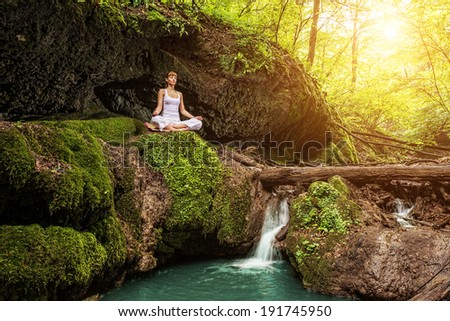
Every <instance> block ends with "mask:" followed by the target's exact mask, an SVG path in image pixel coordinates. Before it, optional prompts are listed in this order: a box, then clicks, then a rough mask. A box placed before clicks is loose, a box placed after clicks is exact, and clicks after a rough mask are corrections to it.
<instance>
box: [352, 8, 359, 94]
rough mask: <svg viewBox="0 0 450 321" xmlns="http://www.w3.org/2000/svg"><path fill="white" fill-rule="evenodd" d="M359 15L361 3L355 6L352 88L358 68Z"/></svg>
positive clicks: (354, 85) (354, 84) (354, 86)
mask: <svg viewBox="0 0 450 321" xmlns="http://www.w3.org/2000/svg"><path fill="white" fill-rule="evenodd" d="M358 15H359V3H357V5H356V7H355V16H354V18H353V37H352V88H353V89H355V88H356V77H357V69H358V32H359V30H358Z"/></svg>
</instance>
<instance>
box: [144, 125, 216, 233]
mask: <svg viewBox="0 0 450 321" xmlns="http://www.w3.org/2000/svg"><path fill="white" fill-rule="evenodd" d="M141 142H142V143H143V146H144V150H143V151H142V152H143V157H144V158H145V161H146V162H147V164H149V165H150V166H151V167H153V168H154V169H156V170H158V171H160V172H161V173H162V174H163V175H164V178H165V180H166V183H167V185H168V187H169V190H170V192H171V194H172V196H173V198H174V201H173V205H172V210H171V215H170V216H169V217H168V218H167V220H166V222H165V225H166V226H167V227H168V228H170V229H200V230H201V229H203V228H204V226H205V222H206V220H207V219H208V218H209V216H210V207H211V206H212V203H213V196H214V195H215V194H216V193H217V191H218V189H219V187H220V184H221V183H222V172H223V170H222V165H221V163H220V161H219V158H218V157H217V155H216V154H215V153H214V151H213V150H211V149H210V148H209V147H208V145H207V144H206V143H205V142H204V141H203V140H202V139H201V138H200V137H199V136H197V134H196V133H193V132H177V133H168V134H165V135H147V136H144V137H142V138H141Z"/></svg>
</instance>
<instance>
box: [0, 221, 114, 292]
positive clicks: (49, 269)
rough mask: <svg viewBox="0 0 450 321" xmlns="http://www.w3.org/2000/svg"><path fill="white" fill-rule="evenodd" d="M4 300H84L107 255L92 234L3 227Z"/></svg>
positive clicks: (0, 244)
mask: <svg viewBox="0 0 450 321" xmlns="http://www.w3.org/2000/svg"><path fill="white" fill-rule="evenodd" d="M0 248H1V249H0V255H1V256H0V263H1V266H2V268H1V269H0V282H1V284H2V287H1V288H0V299H1V300H54V299H64V298H67V299H69V298H70V299H73V298H81V297H83V295H84V294H85V291H86V289H87V288H88V286H89V284H90V283H91V281H92V280H93V278H94V277H96V276H97V275H99V274H100V273H101V271H102V269H103V266H104V264H105V262H106V260H107V253H106V251H105V249H104V248H103V246H102V245H101V244H100V243H99V242H98V241H97V240H96V238H95V236H94V235H93V234H92V233H87V232H77V231H75V230H73V229H71V228H64V227H58V226H51V227H48V228H42V227H41V226H39V225H37V224H33V225H29V226H6V225H3V226H0Z"/></svg>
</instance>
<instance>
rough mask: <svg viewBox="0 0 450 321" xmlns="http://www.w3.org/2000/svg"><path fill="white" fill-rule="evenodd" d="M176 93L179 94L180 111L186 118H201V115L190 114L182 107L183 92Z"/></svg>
mask: <svg viewBox="0 0 450 321" xmlns="http://www.w3.org/2000/svg"><path fill="white" fill-rule="evenodd" d="M178 94H179V95H180V113H181V114H182V115H183V116H186V117H187V118H197V119H199V120H203V117H202V116H192V114H191V113H189V112H188V111H187V110H186V108H185V107H184V100H183V94H182V93H180V92H178Z"/></svg>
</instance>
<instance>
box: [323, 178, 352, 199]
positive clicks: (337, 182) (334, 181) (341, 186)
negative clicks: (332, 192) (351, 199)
mask: <svg viewBox="0 0 450 321" xmlns="http://www.w3.org/2000/svg"><path fill="white" fill-rule="evenodd" d="M328 184H330V185H331V186H332V187H334V188H335V189H336V190H337V191H338V192H339V194H340V195H341V196H345V197H348V196H349V195H350V189H349V188H348V186H347V185H346V184H345V182H344V181H343V180H342V178H341V177H340V176H333V177H331V178H329V179H328Z"/></svg>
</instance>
